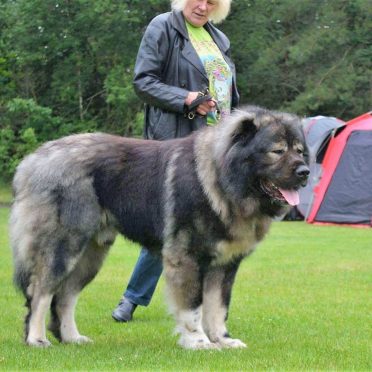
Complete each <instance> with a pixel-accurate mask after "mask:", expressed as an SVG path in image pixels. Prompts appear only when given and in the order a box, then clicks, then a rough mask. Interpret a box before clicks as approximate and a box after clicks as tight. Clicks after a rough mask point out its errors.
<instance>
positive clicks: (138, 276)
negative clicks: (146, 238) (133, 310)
mask: <svg viewBox="0 0 372 372" xmlns="http://www.w3.org/2000/svg"><path fill="white" fill-rule="evenodd" d="M162 271H163V264H162V260H161V257H160V256H156V255H153V254H151V253H150V252H149V251H148V250H147V249H146V248H145V247H143V248H142V249H141V253H140V255H139V257H138V260H137V263H136V266H135V267H134V270H133V273H132V276H131V278H130V280H129V283H128V286H127V289H126V291H125V292H124V297H126V298H127V299H128V300H129V301H131V302H133V303H134V304H136V305H141V306H147V305H148V304H149V303H150V301H151V298H152V295H153V294H154V291H155V288H156V285H157V284H158V281H159V278H160V275H161V272H162Z"/></svg>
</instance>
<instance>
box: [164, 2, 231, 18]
mask: <svg viewBox="0 0 372 372" xmlns="http://www.w3.org/2000/svg"><path fill="white" fill-rule="evenodd" d="M187 1H188V0H171V5H172V9H173V10H179V11H182V10H183V9H184V8H185V5H186V3H187ZM214 1H215V2H216V7H215V9H214V10H213V12H211V14H210V16H209V20H210V21H212V22H213V23H219V22H222V21H223V20H224V19H225V18H226V17H227V15H228V14H229V12H230V5H231V0H214Z"/></svg>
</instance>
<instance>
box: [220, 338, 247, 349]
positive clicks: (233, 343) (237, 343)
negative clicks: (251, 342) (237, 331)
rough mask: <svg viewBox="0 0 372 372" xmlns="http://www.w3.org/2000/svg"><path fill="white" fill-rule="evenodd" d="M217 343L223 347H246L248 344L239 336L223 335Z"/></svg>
mask: <svg viewBox="0 0 372 372" xmlns="http://www.w3.org/2000/svg"><path fill="white" fill-rule="evenodd" d="M217 344H218V345H219V346H220V347H222V348H235V349H237V348H245V347H247V345H246V344H245V343H244V342H243V341H241V340H239V339H238V338H230V337H221V338H219V339H218V341H217Z"/></svg>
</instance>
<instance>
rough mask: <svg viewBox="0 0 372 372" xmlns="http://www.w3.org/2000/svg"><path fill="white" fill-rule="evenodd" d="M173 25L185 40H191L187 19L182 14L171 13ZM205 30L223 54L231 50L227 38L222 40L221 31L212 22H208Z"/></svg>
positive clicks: (177, 12)
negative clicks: (186, 23)
mask: <svg viewBox="0 0 372 372" xmlns="http://www.w3.org/2000/svg"><path fill="white" fill-rule="evenodd" d="M171 23H172V26H173V27H174V28H175V29H176V30H177V31H178V32H179V33H180V34H181V35H182V37H183V38H184V39H187V40H189V34H188V32H187V29H186V25H185V18H184V16H183V14H182V12H180V11H172V12H171ZM204 28H205V29H206V30H207V31H208V33H209V34H210V35H211V36H212V39H213V41H214V42H215V43H216V44H217V46H218V48H219V49H220V50H221V51H222V52H223V53H226V52H227V51H228V50H229V48H230V43H229V42H228V39H227V38H221V36H220V33H221V31H219V30H218V29H217V28H216V27H214V26H213V25H212V23H211V22H207V23H206V24H205V25H204Z"/></svg>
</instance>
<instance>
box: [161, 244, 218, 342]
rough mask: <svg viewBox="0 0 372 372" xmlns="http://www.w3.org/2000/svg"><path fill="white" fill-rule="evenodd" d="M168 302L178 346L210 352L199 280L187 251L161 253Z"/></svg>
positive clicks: (194, 264) (193, 262) (193, 261)
mask: <svg viewBox="0 0 372 372" xmlns="http://www.w3.org/2000/svg"><path fill="white" fill-rule="evenodd" d="M163 265H164V274H165V278H166V284H167V300H168V303H169V308H170V311H171V312H172V314H173V316H174V317H175V320H176V323H177V327H176V332H177V333H180V339H179V342H178V343H179V345H181V346H182V347H184V348H186V349H212V348H218V346H217V345H216V344H214V343H212V342H211V341H210V340H209V338H208V337H207V335H206V334H205V332H204V331H203V327H202V323H201V322H202V306H201V305H202V277H201V274H200V268H199V266H198V264H197V262H196V261H195V260H194V259H193V258H192V257H191V256H188V255H187V253H186V252H183V253H180V252H172V251H169V250H168V252H163Z"/></svg>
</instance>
